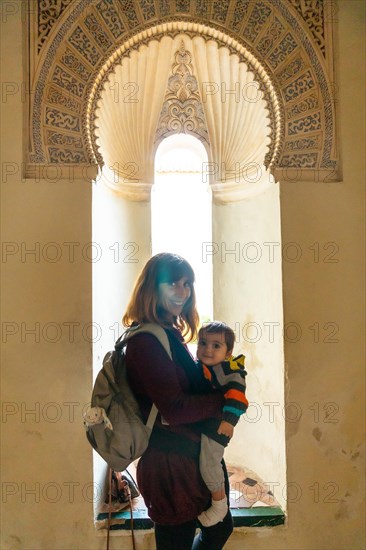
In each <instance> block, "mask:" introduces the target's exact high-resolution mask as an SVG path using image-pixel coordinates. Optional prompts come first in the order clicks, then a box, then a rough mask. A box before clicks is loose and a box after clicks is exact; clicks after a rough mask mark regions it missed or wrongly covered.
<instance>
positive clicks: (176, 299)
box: [158, 277, 191, 319]
mask: <svg viewBox="0 0 366 550" xmlns="http://www.w3.org/2000/svg"><path fill="white" fill-rule="evenodd" d="M158 292H159V306H160V307H162V308H163V309H164V311H165V312H166V313H167V314H168V317H169V318H171V319H173V318H174V317H177V316H178V315H180V314H181V313H182V311H183V308H184V306H185V304H186V302H187V301H188V300H189V298H190V296H191V282H190V280H189V279H188V277H182V278H181V279H179V280H178V281H174V282H173V283H160V284H159V289H158Z"/></svg>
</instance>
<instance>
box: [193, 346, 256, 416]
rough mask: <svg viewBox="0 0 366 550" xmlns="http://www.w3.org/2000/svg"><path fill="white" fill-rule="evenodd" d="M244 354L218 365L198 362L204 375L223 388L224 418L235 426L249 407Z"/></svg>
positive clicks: (214, 385) (217, 386)
mask: <svg viewBox="0 0 366 550" xmlns="http://www.w3.org/2000/svg"><path fill="white" fill-rule="evenodd" d="M244 361H245V356H244V355H238V356H237V357H230V359H229V360H228V361H223V362H222V363H219V364H218V365H213V366H210V367H209V366H207V365H204V364H203V363H202V362H201V361H197V364H198V365H199V366H200V367H201V368H202V371H203V375H204V377H205V378H206V379H207V380H208V381H209V382H210V383H211V385H212V386H213V387H214V388H215V389H221V390H222V391H223V393H224V397H225V405H224V408H223V417H222V419H223V420H225V421H226V422H229V423H230V424H232V425H233V426H236V424H237V423H238V421H239V417H240V416H241V415H242V414H243V413H245V411H246V410H247V408H248V400H247V398H246V396H245V389H246V384H245V376H246V374H247V372H246V370H245V369H244Z"/></svg>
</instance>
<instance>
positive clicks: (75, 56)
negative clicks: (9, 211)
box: [28, 0, 337, 172]
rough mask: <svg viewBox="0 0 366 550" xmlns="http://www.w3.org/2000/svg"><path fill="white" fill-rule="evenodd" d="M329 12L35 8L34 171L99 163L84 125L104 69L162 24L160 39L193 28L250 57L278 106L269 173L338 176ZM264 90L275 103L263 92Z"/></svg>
mask: <svg viewBox="0 0 366 550" xmlns="http://www.w3.org/2000/svg"><path fill="white" fill-rule="evenodd" d="M327 6H328V3H327V1H326V0H271V1H267V0H256V1H255V2H253V0H230V1H229V0H213V1H212V2H207V1H206V0H191V1H184V0H179V1H178V0H177V1H176V2H175V3H172V2H168V0H157V1H155V2H153V1H152V0H140V1H139V2H137V1H134V2H133V1H131V0H80V1H78V2H75V1H70V2H68V1H67V0H43V1H40V0H38V10H35V12H36V17H37V28H38V34H37V35H36V36H35V35H33V39H32V40H31V44H32V47H33V57H34V59H35V62H34V63H33V67H34V69H33V71H32V74H31V83H32V84H31V85H32V89H33V90H34V91H35V93H34V96H33V97H32V96H31V95H30V97H32V99H33V101H32V103H31V104H30V107H29V111H30V112H29V116H30V128H29V131H30V142H31V143H30V150H31V153H30V154H29V159H28V160H29V162H30V163H43V164H48V163H66V164H82V163H85V164H89V163H94V162H95V160H96V156H95V154H94V153H93V148H92V147H91V146H90V128H88V125H87V121H88V120H89V121H91V122H92V123H93V117H94V114H93V112H92V108H93V102H91V101H90V98H91V96H92V95H93V91H94V92H95V89H96V85H97V84H98V82H97V80H98V78H101V77H100V75H101V71H102V69H103V67H105V66H106V65H108V63H109V65H110V67H112V65H113V62H114V60H116V59H117V58H118V56H119V55H121V51H119V50H121V48H122V49H123V48H125V49H124V54H125V55H128V49H126V44H128V45H129V46H128V47H129V48H130V50H131V49H133V48H138V47H139V45H140V44H141V42H142V41H144V40H145V41H148V40H149V39H150V37H149V33H150V32H151V29H152V28H156V27H157V25H158V24H160V25H161V24H163V26H164V29H163V31H162V35H164V33H165V34H169V33H173V34H174V31H172V30H171V28H170V25H171V23H170V22H174V21H178V20H181V21H185V22H186V23H187V24H188V22H190V24H191V25H192V30H191V31H190V32H191V34H192V35H194V34H195V33H197V32H199V31H198V28H199V25H200V24H201V25H204V26H205V27H207V28H209V29H210V30H211V34H212V37H213V38H214V39H215V40H217V37H218V36H221V35H222V36H225V37H226V43H229V46H230V41H232V42H233V43H234V42H237V43H238V44H240V45H241V47H242V48H243V50H245V52H246V59H247V60H248V56H251V58H252V64H253V66H255V65H257V66H260V67H261V68H262V69H263V71H264V72H265V74H267V77H268V79H270V81H271V85H272V86H273V88H274V90H275V92H276V97H277V98H278V100H279V102H280V105H279V108H278V112H277V113H274V112H273V110H272V112H271V113H270V119H271V125H272V128H271V131H272V134H271V147H272V149H271V151H270V153H269V155H268V157H267V159H266V162H267V165H270V164H271V166H272V169H275V168H289V167H290V168H300V169H303V168H309V169H311V170H316V171H319V170H322V169H327V170H328V172H333V171H334V170H335V169H336V160H337V155H336V148H335V109H334V98H333V83H332V80H333V73H332V63H331V61H332V60H331V50H329V48H327V44H328V43H327V36H329V21H327V20H326V15H327V14H328V15H329V7H327ZM56 16H57V18H56ZM164 22H165V23H164ZM31 23H32V22H31ZM327 28H328V31H327ZM327 32H328V34H327ZM144 33H146V36H142V35H144ZM220 33H221V35H220ZM31 34H32V33H31ZM137 35H139V39H137V38H136V36H137ZM157 38H159V37H158V36H157ZM330 42H331V41H330ZM226 45H227V44H226ZM234 50H235V48H234ZM37 60H38V64H37ZM262 78H263V76H262ZM263 90H264V91H267V96H268V89H267V90H266V85H265V82H263ZM268 105H269V109H271V108H272V107H271V103H270V102H269V103H268ZM272 105H273V103H272ZM276 117H277V119H276ZM278 117H279V118H278ZM281 125H282V130H281V136H280V142H279V143H278V144H277V145H278V146H277V149H276V140H277V139H278V135H276V132H278V128H279V127H281ZM275 149H276V150H275ZM97 161H98V162H99V163H100V162H101V159H100V158H97Z"/></svg>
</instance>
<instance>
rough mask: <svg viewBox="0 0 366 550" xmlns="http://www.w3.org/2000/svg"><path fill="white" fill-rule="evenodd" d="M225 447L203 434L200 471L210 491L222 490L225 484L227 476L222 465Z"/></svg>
mask: <svg viewBox="0 0 366 550" xmlns="http://www.w3.org/2000/svg"><path fill="white" fill-rule="evenodd" d="M224 450H225V447H224V446H223V445H220V443H217V441H214V440H213V439H210V438H209V437H207V435H205V434H202V435H201V452H200V472H201V476H202V479H203V481H204V482H205V483H206V485H207V487H208V489H209V491H210V493H214V492H216V491H221V490H223V489H224V486H225V477H224V472H223V469H222V465H221V460H222V458H223V456H224Z"/></svg>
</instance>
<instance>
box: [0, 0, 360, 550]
mask: <svg viewBox="0 0 366 550" xmlns="http://www.w3.org/2000/svg"><path fill="white" fill-rule="evenodd" d="M338 16H339V24H338V30H339V42H338V46H337V49H338V57H339V63H338V75H337V85H338V86H339V93H338V98H337V108H338V120H339V136H340V152H341V155H342V160H343V175H344V181H343V183H339V184H316V183H309V182H304V183H291V182H287V183H286V182H282V183H281V216H282V241H283V243H288V242H290V241H291V242H296V243H298V244H299V245H300V246H301V248H302V258H301V259H300V260H299V261H298V262H295V263H290V262H284V264H283V282H284V285H283V287H284V315H285V322H291V321H296V322H297V323H299V325H300V326H301V328H302V337H301V339H300V340H299V342H297V343H292V344H291V343H289V342H285V361H286V365H287V373H288V384H287V399H288V401H291V402H296V403H297V404H298V405H299V406H300V407H301V411H302V416H301V419H300V420H299V421H298V422H289V423H288V424H287V468H288V470H287V473H288V481H290V482H292V483H293V485H292V487H291V490H292V492H291V491H290V490H289V496H290V503H289V507H288V514H289V515H288V523H287V525H286V526H285V527H279V528H275V529H255V528H252V529H244V530H242V531H237V532H236V533H235V534H234V536H233V537H232V539H231V540H230V543H229V544H228V545H227V548H228V550H241V549H242V548H243V549H244V548H257V549H265V548H268V547H270V548H273V549H281V550H283V549H285V548H287V549H291V550H292V549H295V548H296V549H299V550H300V549H308V550H313V549H320V548H322V549H334V550H336V549H337V550H339V549H347V550H348V549H351V548H352V549H356V548H363V547H364V538H363V532H362V528H363V514H362V496H363V491H362V484H361V478H362V476H363V471H364V470H363V468H362V452H363V449H362V443H363V430H362V428H363V426H362V419H363V407H362V400H363V393H362V389H363V382H364V380H363V377H364V367H363V365H362V359H363V358H362V348H361V341H362V339H363V335H364V332H363V325H362V321H363V318H362V313H361V305H362V303H363V300H362V295H361V292H362V281H363V279H362V278H361V277H362V271H363V269H362V257H363V250H362V247H361V231H362V229H363V218H362V216H363V206H362V203H363V200H362V198H363V193H364V180H365V177H364V174H365V172H364V164H363V161H362V156H363V154H364V144H363V143H362V140H363V136H364V133H363V124H364V113H361V111H360V109H362V107H363V105H364V101H363V91H362V89H361V87H362V86H363V84H364V83H363V76H362V72H363V67H364V62H363V61H362V60H361V56H362V52H363V51H364V42H363V40H364V38H363V28H364V27H363V22H364V2H363V1H358V0H352V1H350V0H345V1H341V2H339V12H338ZM3 30H4V32H3V33H2V60H3V64H4V67H3V71H2V83H3V84H4V83H6V82H11V83H14V82H15V83H17V84H19V85H20V84H21V82H22V79H23V73H22V64H23V60H22V43H21V31H22V28H21V20H20V16H19V14H18V15H14V16H11V17H9V18H8V19H7V20H6V21H4V20H3ZM361 61H362V62H361ZM336 89H337V88H336ZM22 106H23V105H22V101H21V95H20V93H15V95H12V96H10V97H7V98H6V99H4V96H3V99H2V104H1V107H2V110H3V119H2V125H3V128H2V172H3V177H2V191H3V195H2V223H3V227H2V238H3V240H4V241H6V242H10V243H15V244H14V245H8V246H10V247H11V246H13V248H12V250H13V252H14V254H13V255H11V256H8V257H7V258H6V261H5V258H4V257H3V263H2V268H3V300H2V308H3V310H2V323H3V324H2V329H3V335H2V340H3V341H4V339H5V336H6V334H5V333H4V330H8V331H9V330H10V331H11V330H13V331H16V330H18V332H16V334H13V335H11V334H8V336H7V345H6V346H5V345H3V347H2V349H3V352H2V353H3V355H2V359H3V361H2V382H3V383H2V392H3V394H2V399H3V401H5V402H6V405H5V412H6V413H7V414H5V415H4V414H3V416H2V424H1V428H2V472H1V474H2V489H3V497H2V540H1V548H4V549H39V548H43V549H49V548H54V549H59V550H61V549H71V548H78V549H80V550H91V549H97V548H102V547H104V540H103V538H100V537H98V536H96V534H95V531H94V527H93V524H92V509H93V505H92V502H90V501H91V491H90V488H91V487H90V483H91V482H92V457H91V451H90V448H89V447H88V445H87V443H86V442H85V439H84V434H83V430H82V427H81V414H80V413H81V407H82V404H83V403H85V402H86V401H87V400H88V398H89V396H90V388H91V377H92V358H91V350H92V344H91V342H90V341H89V340H90V333H89V331H88V330H86V329H87V328H88V326H89V323H91V322H92V280H91V271H92V263H91V262H90V261H88V259H87V258H88V253H89V252H90V250H89V249H88V248H86V249H83V247H84V246H85V245H87V243H89V242H90V241H91V240H92V231H91V195H92V189H91V185H90V184H89V183H88V182H87V181H86V180H85V178H79V179H76V180H75V181H73V182H62V181H59V182H55V183H51V182H50V181H40V182H34V181H28V182H26V183H25V182H21V181H20V176H19V172H18V173H17V174H15V175H13V176H11V175H9V173H8V171H9V170H10V171H12V170H13V171H15V170H16V168H17V166H18V167H19V166H20V163H21V162H22V146H21V144H22V139H23V129H22ZM4 163H14V164H4ZM4 171H5V172H4ZM21 242H25V243H27V244H28V245H29V246H31V245H32V243H33V244H34V243H35V242H39V243H40V251H41V257H40V261H39V262H36V261H34V260H35V258H34V256H33V257H32V256H25V257H24V255H23V260H25V261H23V262H22V255H21V250H20V252H17V251H16V246H17V245H19V246H20V243H21ZM50 242H56V243H58V244H59V246H61V251H62V253H63V255H62V258H61V259H60V260H59V261H58V262H51V261H50V258H52V257H54V253H55V251H56V249H55V248H52V247H48V248H47V247H46V248H45V249H44V248H43V245H45V244H46V243H50ZM67 242H78V243H80V246H78V247H76V248H75V261H74V262H72V261H70V259H69V256H68V250H69V248H68V247H67V246H66V245H64V244H63V243H67ZM315 242H318V243H319V245H320V260H319V262H316V261H314V251H313V250H310V249H309V247H310V246H312V245H313V243H315ZM330 242H331V243H336V244H337V246H338V247H339V251H338V253H337V255H336V257H335V258H336V259H338V260H339V261H338V262H337V263H327V262H326V261H325V255H326V254H327V253H330V252H331V249H330V248H329V249H327V250H324V249H323V246H324V245H325V243H330ZM7 250H8V251H11V250H10V248H8V249H7ZM83 250H84V256H85V257H83V254H82V253H81V252H82V251H83ZM42 252H43V255H44V257H43V256H42ZM5 289H6V292H5ZM72 322H74V323H78V325H75V342H73V343H72V342H71V341H70V340H71V338H70V336H69V327H70V323H72ZM5 323H8V324H5ZM9 323H10V324H9ZM21 323H24V325H23V326H22V325H21ZM35 323H39V330H40V331H41V332H40V338H39V341H35V338H36V336H34V335H33V336H32V335H31V334H26V332H25V330H26V329H29V328H31V327H32V326H34V324H35ZM49 323H54V324H53V325H50V324H49ZM65 323H66V324H65ZM314 323H319V328H320V333H319V339H320V342H319V343H315V342H314V329H313V330H310V329H309V326H314ZM326 323H335V324H336V325H337V326H338V327H339V331H338V333H337V335H336V338H338V342H336V343H325V342H324V338H325V337H327V336H328V337H330V335H331V329H332V326H333V325H327V326H326V327H325V324H326ZM45 327H46V328H45ZM324 327H325V328H324ZM83 329H84V335H83V332H82V330H83ZM60 330H61V336H60V340H59V341H57V342H55V343H52V342H51V340H52V339H56V337H58V334H59V331H60ZM42 331H43V335H42ZM53 331H54V332H53ZM55 331H56V332H55ZM22 339H23V340H25V341H24V342H22ZM71 403H74V405H72V404H71ZM316 403H318V405H314V404H316ZM327 403H333V404H334V405H332V407H334V409H332V410H333V411H334V412H333V413H332V410H331V409H330V408H328V413H332V414H333V416H330V417H328V418H327V419H326V417H325V409H324V407H325V406H326V404H327ZM38 404H39V405H38ZM317 406H318V407H319V418H318V417H317V409H316V407H317ZM26 408H27V409H31V408H33V409H35V411H36V412H35V414H33V415H32V414H26ZM3 412H4V409H3ZM53 420H56V421H53ZM326 420H329V421H333V420H336V421H337V422H326ZM72 488H73V489H74V490H73V491H72ZM299 488H300V490H301V494H300V492H299ZM32 489H33V490H34V491H35V492H34V493H33V494H31V492H30V491H31V490H32ZM294 489H296V490H297V495H296V494H295V493H294V492H293V490H294ZM318 490H319V491H318ZM317 491H318V492H319V494H317ZM296 496H297V498H296ZM38 500H39V502H38ZM333 500H334V501H335V502H332V501H333ZM52 501H55V502H52ZM142 536H143V535H141V537H140V538H142ZM128 547H129V542H128V540H127V539H126V538H122V539H121V538H119V537H118V538H114V537H113V541H112V548H128ZM140 547H141V548H153V545H152V542H151V535H147V538H146V540H145V542H144V543H142V541H141V546H140Z"/></svg>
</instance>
